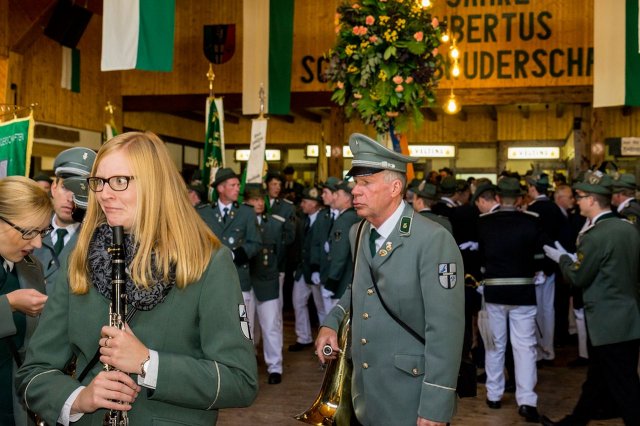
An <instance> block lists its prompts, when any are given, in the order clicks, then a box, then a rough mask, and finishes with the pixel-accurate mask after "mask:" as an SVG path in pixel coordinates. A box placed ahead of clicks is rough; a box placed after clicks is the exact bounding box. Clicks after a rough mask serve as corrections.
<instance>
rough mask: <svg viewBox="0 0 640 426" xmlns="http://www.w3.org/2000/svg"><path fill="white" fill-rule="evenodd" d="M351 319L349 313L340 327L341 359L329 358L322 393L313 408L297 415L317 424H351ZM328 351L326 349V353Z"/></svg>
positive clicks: (309, 422) (325, 425)
mask: <svg viewBox="0 0 640 426" xmlns="http://www.w3.org/2000/svg"><path fill="white" fill-rule="evenodd" d="M349 322H350V315H349V313H347V314H346V315H345V316H344V319H343V320H342V322H341V323H340V327H339V329H338V346H340V353H339V354H338V358H337V359H334V360H331V361H329V363H328V365H327V369H326V371H325V373H324V379H323V380H322V386H321V387H320V392H319V393H318V396H317V397H316V399H315V401H313V404H312V405H311V407H310V408H309V409H308V410H307V411H305V412H304V413H301V414H298V415H297V416H295V417H294V418H295V419H296V420H299V421H301V422H303V423H307V424H310V425H316V426H329V425H338V426H342V425H345V426H348V425H349V424H350V422H351V416H352V415H353V414H352V413H353V406H352V402H351V372H352V371H353V365H352V363H351V359H350V358H349V357H348V356H347V352H348V350H349V338H350V333H349V326H350V325H349ZM325 353H326V352H325Z"/></svg>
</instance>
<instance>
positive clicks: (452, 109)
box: [444, 87, 462, 115]
mask: <svg viewBox="0 0 640 426" xmlns="http://www.w3.org/2000/svg"><path fill="white" fill-rule="evenodd" d="M461 109H462V107H461V106H460V103H459V102H458V100H457V99H456V95H454V94H453V87H452V88H451V94H450V95H449V98H447V101H446V102H445V104H444V112H446V113H447V114H451V115H453V114H457V113H458V112H460V110H461Z"/></svg>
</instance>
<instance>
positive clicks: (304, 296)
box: [289, 187, 327, 352]
mask: <svg viewBox="0 0 640 426" xmlns="http://www.w3.org/2000/svg"><path fill="white" fill-rule="evenodd" d="M300 208H301V209H302V213H303V214H304V219H303V220H301V221H300V225H301V227H302V229H301V230H299V232H298V234H299V235H301V236H302V241H301V248H300V262H299V264H298V267H297V268H296V272H295V274H294V276H293V279H294V281H293V291H292V294H291V299H292V302H293V310H294V313H295V330H296V342H295V343H293V344H291V345H289V352H300V351H302V350H304V349H305V348H309V347H311V346H312V345H313V333H312V332H311V321H310V319H309V308H308V307H307V304H308V303H309V297H310V296H313V302H314V304H315V306H316V311H317V313H318V320H319V322H320V323H322V321H323V320H324V317H325V315H326V312H325V310H324V302H323V300H322V290H321V287H320V262H321V258H322V242H323V241H326V238H327V227H326V226H325V224H323V220H324V219H323V216H324V213H325V212H324V209H323V208H322V195H321V192H320V190H319V189H318V188H316V187H311V188H306V189H305V190H304V191H303V192H302V200H301V201H300Z"/></svg>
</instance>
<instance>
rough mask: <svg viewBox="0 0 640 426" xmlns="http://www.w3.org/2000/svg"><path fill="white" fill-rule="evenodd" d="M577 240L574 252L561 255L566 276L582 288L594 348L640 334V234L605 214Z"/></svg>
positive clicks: (631, 227)
mask: <svg viewBox="0 0 640 426" xmlns="http://www.w3.org/2000/svg"><path fill="white" fill-rule="evenodd" d="M578 238H579V243H578V251H577V256H578V260H577V261H576V262H573V261H572V260H571V258H570V257H569V256H566V255H565V256H562V257H560V262H559V263H560V269H561V270H562V273H563V275H564V276H565V278H566V279H567V280H568V281H569V282H570V283H571V284H573V285H574V286H576V287H579V288H581V289H582V295H583V299H584V312H585V315H586V320H587V331H588V333H589V338H590V339H591V342H592V344H593V345H594V346H600V345H608V344H611V343H619V342H626V341H629V340H634V339H639V338H640V284H639V280H638V278H639V276H638V272H639V271H638V259H639V258H640V236H639V235H638V233H637V232H635V230H634V228H633V225H631V224H630V223H628V222H626V221H624V220H621V219H618V218H617V217H615V215H614V214H606V215H604V216H601V217H600V218H598V220H597V221H596V223H595V225H594V226H592V227H591V228H589V229H588V230H587V231H585V232H584V234H582V236H581V237H578Z"/></svg>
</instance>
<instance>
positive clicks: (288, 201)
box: [281, 198, 293, 205]
mask: <svg viewBox="0 0 640 426" xmlns="http://www.w3.org/2000/svg"><path fill="white" fill-rule="evenodd" d="M281 200H282V201H284V202H285V203H287V204H291V205H293V201H291V200H288V199H286V198H281Z"/></svg>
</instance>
